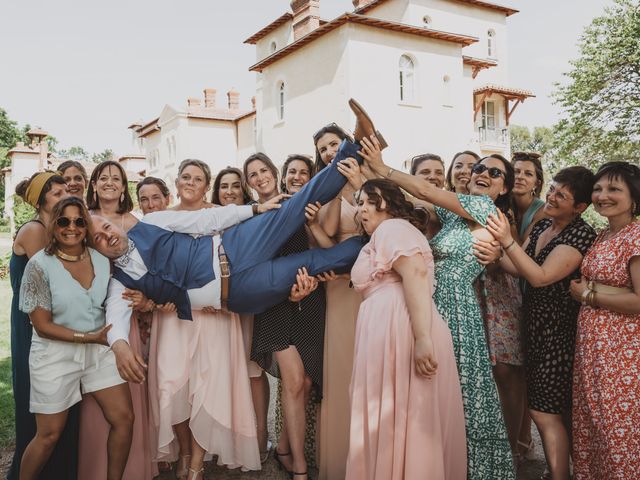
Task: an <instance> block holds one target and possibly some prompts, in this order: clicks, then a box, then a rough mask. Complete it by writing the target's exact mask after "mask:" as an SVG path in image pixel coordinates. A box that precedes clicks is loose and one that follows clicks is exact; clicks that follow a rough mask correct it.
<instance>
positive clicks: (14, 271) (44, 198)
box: [7, 172, 78, 480]
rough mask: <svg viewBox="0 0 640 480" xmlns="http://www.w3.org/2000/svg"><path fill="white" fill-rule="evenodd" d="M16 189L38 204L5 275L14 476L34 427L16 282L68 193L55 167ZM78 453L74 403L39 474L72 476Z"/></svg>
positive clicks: (48, 478)
mask: <svg viewBox="0 0 640 480" xmlns="http://www.w3.org/2000/svg"><path fill="white" fill-rule="evenodd" d="M16 195H17V196H19V197H20V198H22V199H23V200H24V201H25V202H26V203H28V204H29V205H31V206H32V207H33V208H35V210H36V217H35V218H34V219H33V220H31V221H29V222H27V223H25V224H24V225H22V227H20V228H19V229H18V232H17V233H16V236H15V239H14V242H13V248H12V251H11V259H10V260H9V275H10V277H11V289H12V291H13V296H12V299H11V370H12V374H13V399H14V402H15V429H16V430H15V433H16V436H15V442H16V443H15V450H14V452H13V461H12V463H11V468H10V469H9V473H8V474H7V479H8V480H18V476H19V474H20V462H21V460H22V454H23V452H24V449H25V448H26V447H27V445H28V444H29V442H30V441H31V440H32V439H33V437H34V435H35V433H36V421H35V416H34V415H33V413H31V412H30V411H29V389H30V386H29V351H30V349H31V338H32V333H33V327H32V326H31V323H30V322H29V317H28V315H27V314H25V313H24V312H22V311H20V308H19V305H20V284H21V283H22V277H23V274H24V269H25V267H26V266H27V262H28V261H29V259H30V258H31V257H33V256H34V255H35V254H36V253H37V252H38V251H40V250H42V249H43V248H44V247H45V246H46V245H47V233H46V232H47V228H48V226H49V224H50V223H51V214H52V211H53V208H54V206H55V205H56V203H58V202H59V201H60V200H62V199H63V198H66V197H67V196H68V193H67V186H66V184H65V181H64V179H63V178H62V177H61V176H60V175H58V174H57V173H55V172H40V173H35V174H34V175H32V176H31V178H30V179H29V180H23V181H22V182H20V183H19V184H18V185H17V186H16ZM77 454H78V408H77V407H76V408H72V409H71V411H70V414H69V418H68V422H67V426H66V427H65V430H64V433H63V434H62V437H61V438H60V440H59V441H58V445H57V446H56V448H55V450H54V452H53V454H52V455H51V457H50V458H49V461H48V462H47V464H46V465H45V466H44V468H43V470H42V471H41V472H40V478H42V479H43V480H57V479H61V480H75V478H76V470H77Z"/></svg>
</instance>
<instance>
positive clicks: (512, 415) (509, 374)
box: [493, 363, 526, 454]
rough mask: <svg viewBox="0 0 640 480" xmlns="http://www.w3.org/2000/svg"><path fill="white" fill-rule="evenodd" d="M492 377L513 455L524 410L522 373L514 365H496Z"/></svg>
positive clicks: (524, 387)
mask: <svg viewBox="0 0 640 480" xmlns="http://www.w3.org/2000/svg"><path fill="white" fill-rule="evenodd" d="M493 375H494V378H495V380H496V385H497V387H498V394H499V395H500V403H501V404H502V413H503V415H504V422H505V424H506V426H507V435H508V436H509V444H510V445H511V451H512V452H513V453H514V454H515V453H517V452H518V439H519V437H520V426H521V425H522V416H523V413H524V411H525V410H526V404H525V395H526V381H525V376H524V371H523V369H522V367H519V366H516V365H509V364H506V363H496V365H495V367H493Z"/></svg>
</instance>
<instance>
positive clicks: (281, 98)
mask: <svg viewBox="0 0 640 480" xmlns="http://www.w3.org/2000/svg"><path fill="white" fill-rule="evenodd" d="M277 108H278V120H284V82H280V83H279V84H278V98H277Z"/></svg>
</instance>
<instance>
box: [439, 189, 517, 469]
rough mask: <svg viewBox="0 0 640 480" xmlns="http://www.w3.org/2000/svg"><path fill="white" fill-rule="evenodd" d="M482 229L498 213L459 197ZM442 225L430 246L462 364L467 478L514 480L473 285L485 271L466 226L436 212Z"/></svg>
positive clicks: (477, 199) (485, 200) (487, 202)
mask: <svg viewBox="0 0 640 480" xmlns="http://www.w3.org/2000/svg"><path fill="white" fill-rule="evenodd" d="M458 198H459V200H460V203H461V204H462V207H463V208H464V209H465V210H466V211H467V212H468V213H469V214H470V215H471V217H472V218H473V219H474V220H475V221H476V222H477V223H479V224H480V225H486V220H487V216H488V215H489V214H490V213H494V212H495V211H496V207H495V205H494V203H493V201H492V200H491V199H490V198H489V197H487V196H473V195H458ZM436 214H437V215H438V218H439V219H440V223H441V224H442V229H441V230H440V232H439V233H438V234H437V235H436V236H434V237H433V239H432V240H431V242H430V243H431V249H432V251H433V256H434V259H435V278H436V287H435V291H434V294H433V299H434V301H435V303H436V306H437V307H438V311H439V312H440V314H441V315H442V316H443V317H444V319H445V320H446V321H447V323H448V324H449V329H450V330H451V335H452V336H453V349H454V354H455V356H456V362H457V364H458V374H459V375H460V385H461V387H462V401H463V403H464V415H465V421H466V427H467V458H468V478H469V479H470V480H485V479H486V480H496V479H500V480H510V479H512V480H515V470H514V468H513V460H512V457H511V448H510V447H509V440H508V437H507V430H506V427H505V424H504V419H503V417H502V410H501V407H500V399H499V397H498V390H497V388H496V384H495V381H494V379H493V373H492V371H491V363H490V361H489V352H488V349H487V342H486V339H485V332H484V324H483V321H482V314H481V312H480V306H479V304H478V300H477V297H476V293H475V290H474V286H473V282H474V281H475V280H476V278H477V277H478V275H480V273H482V271H483V269H484V267H483V266H482V265H480V264H479V263H478V262H477V261H476V259H475V257H474V256H473V251H472V244H473V241H474V237H473V235H472V234H471V231H470V230H469V227H468V224H467V220H465V219H464V218H462V217H460V216H458V215H456V214H455V213H452V212H450V211H449V210H446V209H443V208H440V207H436Z"/></svg>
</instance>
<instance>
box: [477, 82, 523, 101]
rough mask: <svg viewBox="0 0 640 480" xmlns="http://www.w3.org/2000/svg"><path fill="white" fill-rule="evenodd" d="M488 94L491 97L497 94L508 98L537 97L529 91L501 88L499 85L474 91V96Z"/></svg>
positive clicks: (487, 86)
mask: <svg viewBox="0 0 640 480" xmlns="http://www.w3.org/2000/svg"><path fill="white" fill-rule="evenodd" d="M483 93H486V94H488V95H491V94H492V93H497V94H498V95H502V96H503V97H507V98H527V97H535V95H534V94H533V93H532V92H530V91H529V90H522V89H518V88H511V87H501V86H499V85H485V86H484V87H480V88H476V89H474V90H473V94H474V95H480V94H483Z"/></svg>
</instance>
